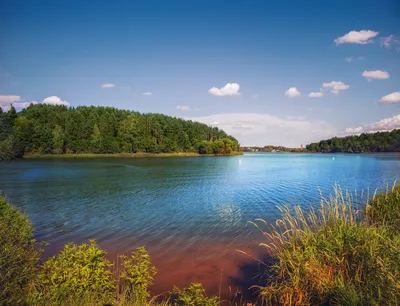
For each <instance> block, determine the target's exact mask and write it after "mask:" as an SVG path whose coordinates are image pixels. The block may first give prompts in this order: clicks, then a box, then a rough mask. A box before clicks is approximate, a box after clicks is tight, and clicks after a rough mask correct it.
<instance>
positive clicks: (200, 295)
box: [170, 283, 219, 306]
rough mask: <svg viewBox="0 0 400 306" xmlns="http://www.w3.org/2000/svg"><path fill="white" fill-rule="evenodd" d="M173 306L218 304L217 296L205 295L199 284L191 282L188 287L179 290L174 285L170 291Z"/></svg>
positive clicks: (216, 305) (212, 305) (215, 305)
mask: <svg viewBox="0 0 400 306" xmlns="http://www.w3.org/2000/svg"><path fill="white" fill-rule="evenodd" d="M170 303H171V305H173V306H218V305H219V299H218V297H216V296H214V297H207V295H206V292H205V290H204V288H203V287H202V285H201V284H199V283H192V284H191V285H190V286H189V287H188V288H185V289H183V290H180V289H179V288H177V287H174V288H173V289H172V291H171V293H170Z"/></svg>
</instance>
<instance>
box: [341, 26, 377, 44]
mask: <svg viewBox="0 0 400 306" xmlns="http://www.w3.org/2000/svg"><path fill="white" fill-rule="evenodd" d="M378 34H379V32H374V31H371V30H362V31H350V32H349V33H347V34H345V35H343V36H341V37H338V38H336V39H335V40H334V42H335V43H336V45H340V44H361V45H365V44H369V43H372V41H373V40H372V38H374V37H376V36H377V35H378Z"/></svg>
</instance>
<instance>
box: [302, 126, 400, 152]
mask: <svg viewBox="0 0 400 306" xmlns="http://www.w3.org/2000/svg"><path fill="white" fill-rule="evenodd" d="M306 149H307V150H308V151H311V152H322V153H339V152H345V153H369V152H371V153H373V152H400V130H393V131H391V132H377V133H371V134H367V133H364V134H361V135H359V136H357V135H353V136H347V137H342V138H338V137H334V138H331V139H327V140H322V141H320V142H317V143H311V144H309V145H307V146H306Z"/></svg>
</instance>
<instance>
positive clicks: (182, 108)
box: [176, 105, 190, 111]
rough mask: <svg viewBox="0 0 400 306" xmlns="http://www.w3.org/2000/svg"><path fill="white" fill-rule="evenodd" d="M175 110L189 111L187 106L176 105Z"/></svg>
mask: <svg viewBox="0 0 400 306" xmlns="http://www.w3.org/2000/svg"><path fill="white" fill-rule="evenodd" d="M176 108H177V109H180V110H182V111H190V107H189V106H187V105H178V106H177V107H176Z"/></svg>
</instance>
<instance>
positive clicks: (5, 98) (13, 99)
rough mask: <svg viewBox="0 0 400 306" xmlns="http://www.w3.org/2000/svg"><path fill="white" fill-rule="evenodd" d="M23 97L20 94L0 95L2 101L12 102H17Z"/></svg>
mask: <svg viewBox="0 0 400 306" xmlns="http://www.w3.org/2000/svg"><path fill="white" fill-rule="evenodd" d="M20 100H21V97H20V96H0V103H1V104H3V103H12V102H17V101H20Z"/></svg>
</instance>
